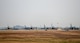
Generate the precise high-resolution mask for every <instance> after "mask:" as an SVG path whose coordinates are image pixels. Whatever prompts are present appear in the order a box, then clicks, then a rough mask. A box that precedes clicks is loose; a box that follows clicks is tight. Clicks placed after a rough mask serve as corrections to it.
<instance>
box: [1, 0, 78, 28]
mask: <svg viewBox="0 0 80 43" xmlns="http://www.w3.org/2000/svg"><path fill="white" fill-rule="evenodd" d="M44 24H46V26H50V25H51V24H53V26H62V27H65V26H69V24H73V25H74V26H80V0H0V26H8V25H9V26H14V25H26V26H30V25H32V26H40V25H41V26H43V25H44Z"/></svg>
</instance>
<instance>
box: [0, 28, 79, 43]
mask: <svg viewBox="0 0 80 43" xmlns="http://www.w3.org/2000/svg"><path fill="white" fill-rule="evenodd" d="M0 43H80V31H79V30H75V31H58V30H48V31H44V30H0Z"/></svg>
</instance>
